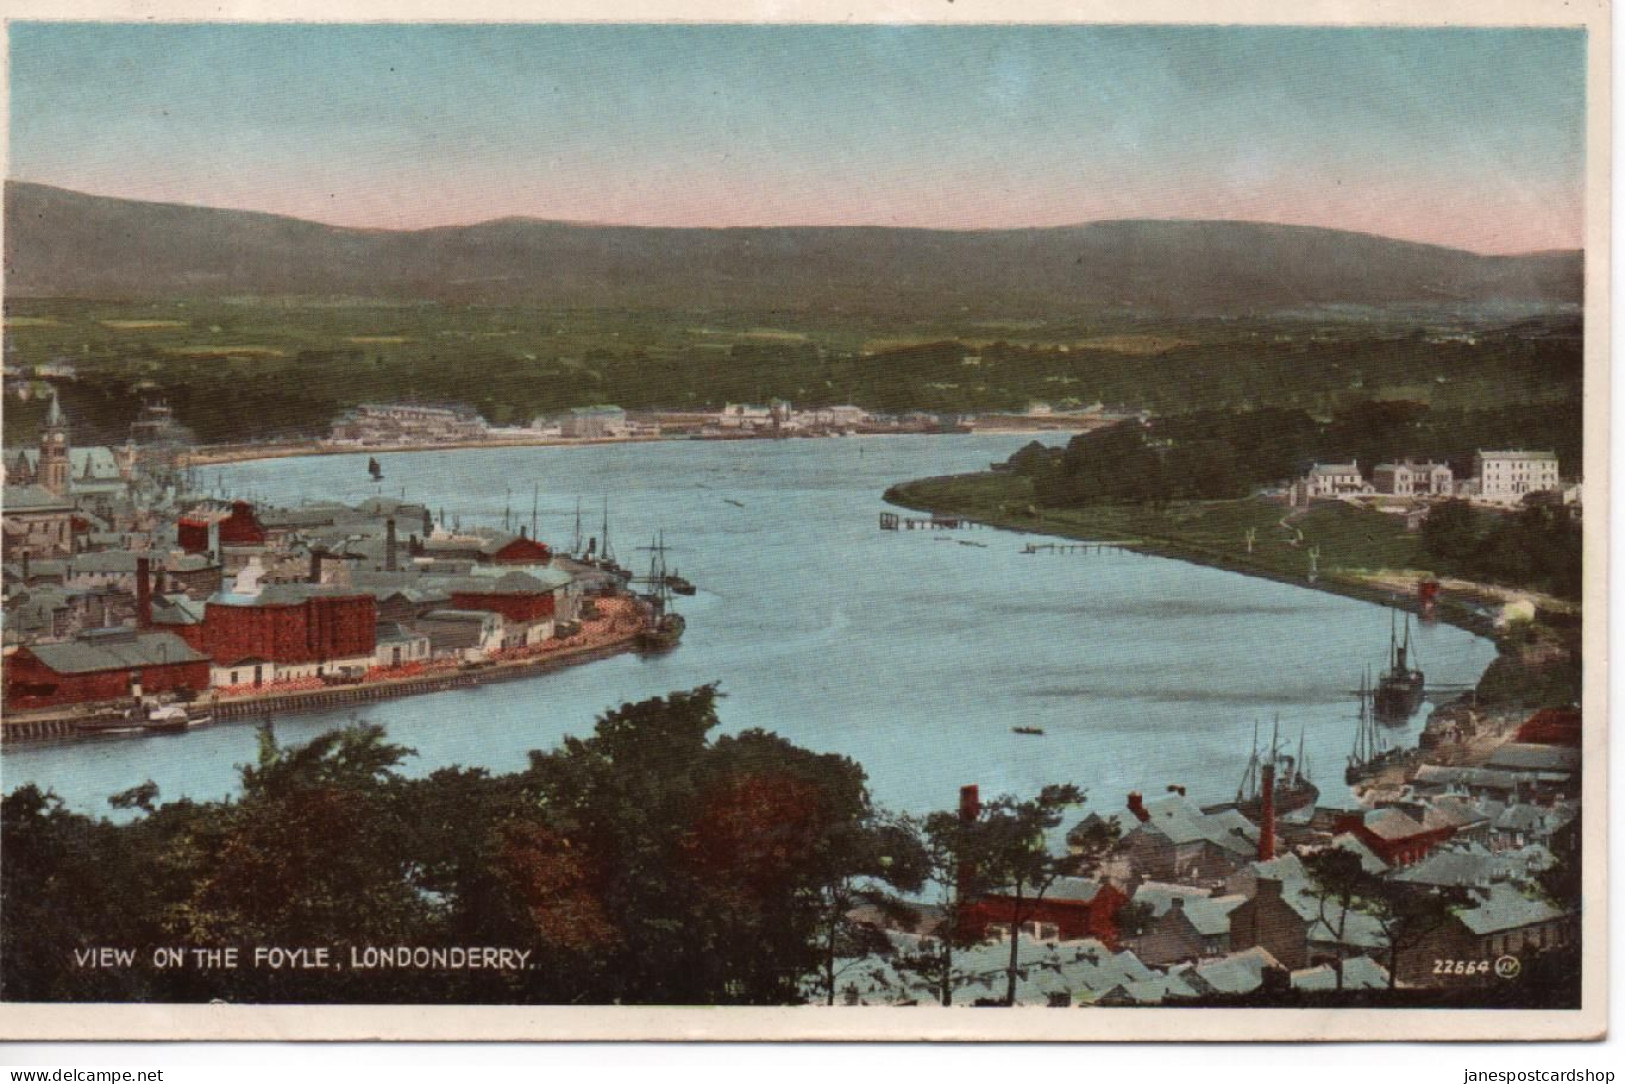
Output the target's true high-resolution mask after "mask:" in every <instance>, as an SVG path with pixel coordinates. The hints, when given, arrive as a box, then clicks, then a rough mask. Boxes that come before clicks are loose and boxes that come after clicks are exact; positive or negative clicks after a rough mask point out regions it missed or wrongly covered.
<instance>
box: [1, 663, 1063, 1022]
mask: <svg viewBox="0 0 1625 1084" xmlns="http://www.w3.org/2000/svg"><path fill="white" fill-rule="evenodd" d="M718 697H719V694H718V692H717V690H716V689H715V687H713V686H702V687H700V688H698V689H694V690H691V691H688V692H682V693H673V694H671V695H670V696H668V697H664V698H656V699H653V700H648V701H644V702H642V703H638V704H629V705H625V706H623V707H621V708H619V709H617V710H615V711H611V712H608V713H606V714H605V715H603V716H602V717H601V718H600V719H599V720H598V722H597V725H596V727H595V730H594V732H593V734H592V735H591V736H590V737H586V738H567V739H566V740H565V741H564V742H563V744H562V745H561V746H560V747H559V748H557V749H555V750H553V751H550V752H533V753H532V754H531V758H530V763H529V765H528V766H527V767H526V768H525V769H524V770H522V771H519V772H515V773H511V774H505V775H493V774H491V773H489V772H487V771H485V770H484V769H477V768H476V769H469V768H460V767H451V768H444V769H440V770H438V771H435V772H434V773H432V774H430V775H428V776H427V777H425V778H410V777H408V776H406V775H405V774H403V772H402V770H401V769H402V765H403V763H404V762H405V761H406V759H407V758H408V757H409V756H410V755H411V752H412V751H411V750H409V749H406V748H403V747H401V746H398V745H394V744H391V743H390V742H388V741H387V739H386V737H385V734H384V731H383V729H382V728H380V727H377V726H371V725H364V724H357V725H354V726H351V727H349V728H345V729H341V730H335V731H331V732H329V733H326V734H323V735H321V736H320V737H317V738H315V739H314V740H312V741H310V742H308V743H306V744H304V745H298V746H292V747H285V746H282V745H280V744H279V743H278V742H277V741H276V739H275V737H274V735H273V733H272V731H271V730H270V729H269V728H268V727H267V728H265V729H263V730H262V731H261V734H260V747H259V754H258V757H257V758H256V760H255V762H254V763H252V764H248V765H244V766H243V767H242V768H241V779H242V786H241V793H240V794H239V795H238V796H237V797H235V798H232V799H226V800H222V801H216V802H201V803H200V802H193V801H189V800H182V801H176V802H167V803H166V802H161V801H160V800H159V799H160V795H159V793H158V788H157V787H156V786H155V785H153V784H152V783H150V782H149V783H145V784H142V785H141V786H138V787H134V788H132V789H131V790H129V791H126V792H124V793H122V794H118V795H115V796H113V797H112V798H111V799H110V802H111V804H112V805H113V806H114V807H116V808H121V809H125V810H129V811H133V812H136V813H137V814H138V815H137V816H135V817H134V819H132V820H129V821H128V822H127V823H114V822H112V821H109V820H107V819H104V818H95V817H89V816H85V815H82V814H79V813H75V812H73V811H71V810H69V809H67V808H66V807H65V806H64V804H63V803H62V802H61V801H60V800H59V799H58V798H56V797H55V796H54V795H51V794H49V793H43V792H41V791H40V790H39V789H38V788H36V787H34V786H33V785H27V786H23V787H20V788H18V789H17V790H15V791H14V792H12V793H11V794H9V795H7V796H6V797H5V799H4V801H3V804H0V832H3V838H0V847H3V851H0V853H3V856H4V861H3V864H0V914H3V919H4V921H3V922H0V997H4V998H5V999H6V1000H12V1001H181V1002H184V1001H203V1000H212V999H222V1000H227V1001H241V1002H256V1003H278V1002H307V1001H308V1002H313V1003H330V1002H340V1003H342V1002H375V1003H397V1002H398V1003H408V1002H434V1001H451V1002H467V1003H518V1004H526V1003H529V1004H573V1003H580V1004H607V1003H651V1004H676V1005H733V1004H758V1005H760V1004H785V1003H795V1002H800V1001H807V1000H813V1001H820V1002H827V1003H834V1002H835V1000H836V998H837V997H838V996H839V993H840V991H841V987H842V975H843V970H844V968H845V967H847V966H848V965H849V964H850V962H851V961H852V960H853V959H854V958H857V957H863V956H867V955H871V954H877V955H893V954H894V943H893V941H892V940H891V939H890V938H888V937H887V936H886V934H885V932H884V930H883V929H882V928H881V927H882V925H888V924H889V925H895V926H897V927H901V928H909V927H914V926H917V925H918V924H919V921H920V918H921V913H920V911H919V910H918V908H919V906H920V905H919V904H918V903H916V902H912V901H915V900H918V899H919V898H920V896H921V894H922V892H923V890H924V889H925V888H926V886H927V883H928V882H929V881H931V880H932V879H936V880H937V881H939V882H940V883H941V886H942V887H944V890H945V891H946V892H947V893H948V895H949V897H951V900H950V903H951V905H950V906H949V907H948V908H947V912H946V913H947V915H948V919H949V921H948V927H949V928H948V931H947V936H946V940H945V942H944V943H945V946H946V952H947V954H948V959H949V962H950V965H951V958H952V953H953V951H954V949H955V948H956V947H963V945H965V944H968V943H974V942H975V941H977V940H979V939H980V938H981V937H983V936H985V933H984V932H983V931H982V930H980V929H972V928H970V927H969V926H967V927H966V928H964V929H962V930H960V931H958V932H957V933H955V932H954V931H953V930H952V928H951V927H952V921H953V919H954V918H956V917H957V916H958V914H959V911H960V908H959V907H958V900H959V893H960V892H963V891H975V892H978V893H980V892H985V891H990V890H992V889H994V888H997V887H998V886H1000V885H1006V884H1016V885H1021V886H1024V890H1027V891H1034V892H1037V893H1040V894H1041V893H1042V891H1043V889H1044V887H1045V886H1047V884H1048V883H1050V881H1052V880H1053V877H1054V876H1055V875H1056V874H1057V873H1058V872H1059V870H1060V868H1061V867H1059V866H1055V865H1054V864H1053V862H1052V860H1051V859H1050V858H1048V852H1047V851H1046V850H1045V849H1044V848H1043V844H1042V836H1043V833H1044V832H1045V831H1046V830H1048V829H1049V828H1053V827H1054V826H1055V824H1056V823H1058V818H1059V817H1060V814H1061V810H1062V808H1063V807H1064V806H1065V805H1067V804H1069V803H1070V802H1071V801H1072V800H1074V799H1078V800H1081V795H1079V794H1077V793H1076V791H1075V788H1069V787H1061V788H1049V789H1046V791H1045V792H1044V794H1043V795H1042V796H1041V797H1040V798H1039V799H1035V800H1034V801H1031V802H1026V803H1019V802H1016V801H1015V800H1014V799H999V800H996V801H993V802H990V803H989V804H988V806H987V807H986V808H985V809H984V810H983V813H982V815H981V817H980V818H979V819H976V820H974V821H971V822H965V821H962V820H961V819H960V818H959V817H958V815H957V814H941V815H937V816H933V817H928V818H924V819H923V820H914V819H909V818H903V817H897V816H893V815H889V814H887V813H885V812H884V811H882V810H879V809H877V808H876V807H875V806H874V805H873V803H872V802H871V800H870V798H869V795H868V791H867V787H866V781H865V777H864V773H863V770H862V769H861V768H860V767H859V766H858V765H857V764H856V763H855V762H853V761H851V760H849V759H847V758H845V757H841V756H837V755H833V754H820V753H813V752H810V751H808V750H805V749H802V748H799V747H797V746H795V745H792V744H790V743H789V742H786V741H784V740H783V739H782V738H779V737H777V736H776V735H773V734H770V733H766V732H764V731H761V730H747V731H744V732H742V733H739V734H733V735H720V736H719V735H717V734H715V733H714V730H715V728H716V727H717V725H718V717H717V710H716V708H717V700H718ZM972 871H977V872H975V873H974V874H973V873H972ZM1026 886H1031V887H1030V888H1028V887H1026ZM254 946H282V947H287V948H301V947H304V948H317V947H327V948H328V949H329V951H330V962H331V963H332V964H333V965H336V966H329V967H326V968H321V969H302V968H297V967H283V968H269V967H263V966H251V965H250V963H251V961H250V956H249V954H250V952H251V951H252V948H253V947H254ZM368 946H375V947H384V948H393V947H395V946H409V947H419V946H421V947H426V948H435V947H441V948H449V947H451V946H465V947H466V946H489V947H497V948H502V947H507V948H513V949H522V950H525V951H527V952H528V953H529V955H528V956H527V957H526V961H525V962H526V966H525V967H523V968H522V969H515V968H505V969H480V970H467V969H463V970H453V969H440V970H435V969H427V970H420V969H415V968H414V969H399V968H355V967H350V966H348V964H349V962H350V960H351V955H350V950H351V949H352V948H354V949H356V950H357V951H358V952H364V950H365V949H366V948H367V947H368ZM97 947H115V948H119V947H122V948H128V949H133V950H134V951H135V954H136V958H135V961H134V963H133V964H131V965H127V966H126V965H121V966H115V967H106V968H103V967H92V966H84V965H82V964H81V962H80V959H79V957H77V956H76V953H80V954H82V953H84V952H86V951H87V950H91V949H94V948H97ZM161 947H176V948H180V949H182V950H183V951H184V952H185V953H186V954H187V960H188V962H187V963H186V964H185V965H184V966H179V965H177V966H159V965H157V964H155V963H154V960H153V958H152V953H153V950H154V949H157V948H161ZM232 947H236V948H237V949H238V951H239V953H240V957H239V965H238V966H237V967H235V968H222V967H214V968H205V967H201V966H197V965H195V964H194V963H192V962H191V960H192V953H193V951H194V950H197V949H213V950H225V949H229V948H232ZM936 959H937V958H935V957H932V956H931V954H930V953H929V952H928V953H924V954H920V955H919V958H918V959H914V960H912V961H909V960H904V961H901V963H900V965H901V966H913V967H915V968H916V969H918V970H921V971H922V972H926V973H930V972H931V970H932V968H934V967H935V966H936ZM941 981H942V983H943V984H944V985H943V989H944V990H945V991H946V994H945V996H950V997H951V995H952V990H953V987H954V986H955V985H956V979H955V976H954V975H953V974H952V970H951V966H950V967H949V968H948V970H946V971H944V972H943V973H942V975H941ZM1011 981H1012V982H1013V981H1014V979H1013V978H1012V980H1011Z"/></svg>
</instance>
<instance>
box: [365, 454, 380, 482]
mask: <svg viewBox="0 0 1625 1084" xmlns="http://www.w3.org/2000/svg"><path fill="white" fill-rule="evenodd" d="M367 473H368V474H370V475H372V480H373V481H374V482H382V481H383V480H384V468H383V467H381V466H379V465H378V460H377V459H374V458H373V457H372V456H368V457H367Z"/></svg>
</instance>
